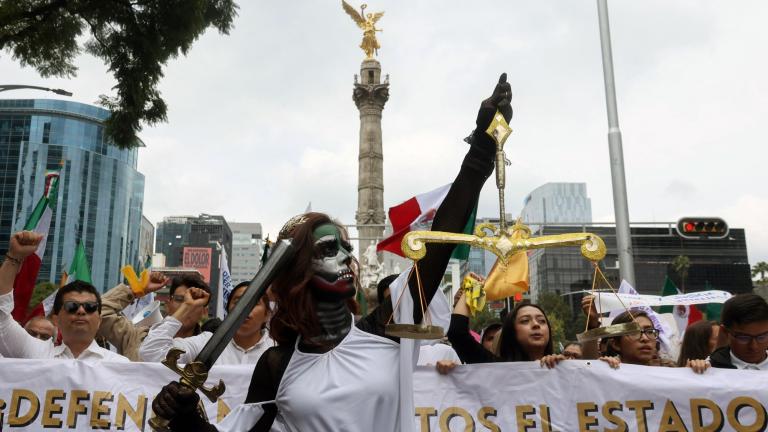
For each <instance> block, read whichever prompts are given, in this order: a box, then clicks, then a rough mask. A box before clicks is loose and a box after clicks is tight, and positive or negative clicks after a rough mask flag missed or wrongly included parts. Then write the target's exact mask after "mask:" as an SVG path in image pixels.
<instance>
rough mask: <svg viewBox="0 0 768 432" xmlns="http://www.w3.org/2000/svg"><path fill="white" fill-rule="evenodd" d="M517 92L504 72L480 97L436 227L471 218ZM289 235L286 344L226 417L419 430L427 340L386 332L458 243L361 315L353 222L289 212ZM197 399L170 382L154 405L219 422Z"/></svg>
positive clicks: (409, 316) (412, 316)
mask: <svg viewBox="0 0 768 432" xmlns="http://www.w3.org/2000/svg"><path fill="white" fill-rule="evenodd" d="M511 97H512V92H511V89H510V86H509V84H508V83H507V82H506V74H504V75H502V76H501V78H500V79H499V83H498V84H497V86H496V88H495V89H494V92H493V95H492V96H491V97H490V98H488V99H486V100H485V101H483V103H482V104H481V107H480V110H479V112H478V116H477V120H476V129H475V131H474V132H473V134H472V136H471V138H469V139H468V141H469V142H470V149H469V151H468V153H467V155H466V157H465V158H464V162H463V163H462V167H461V170H460V171H459V174H458V175H457V177H456V179H455V181H454V182H453V184H452V185H451V188H450V190H449V191H448V194H447V196H446V197H445V199H444V200H443V202H442V203H441V204H440V207H439V208H438V209H437V211H436V213H435V217H434V220H433V223H432V229H433V230H435V231H448V232H454V233H460V232H462V231H463V229H464V227H465V226H466V223H467V220H468V219H469V217H470V215H471V214H472V211H473V209H474V206H475V203H476V202H477V199H478V197H479V195H480V190H481V189H482V187H483V184H485V181H486V179H487V178H488V177H489V176H490V175H491V173H492V172H493V168H494V160H495V155H496V145H495V143H494V142H493V140H492V139H491V138H490V137H489V136H488V135H487V134H485V130H486V129H487V128H488V125H489V124H490V123H491V120H492V119H493V117H494V115H495V114H496V112H497V111H500V112H501V113H502V114H503V115H504V117H505V118H506V119H510V118H511V116H512V108H511V106H510V105H509V102H510V100H511ZM281 239H290V240H291V241H292V245H293V247H294V248H295V250H296V253H295V255H294V256H293V257H292V258H291V259H290V261H289V262H288V263H287V264H286V268H288V269H290V270H288V271H285V272H282V273H281V274H279V275H278V276H277V278H276V279H275V281H274V282H273V283H272V285H271V292H272V293H273V295H274V297H275V300H276V301H277V311H276V312H275V315H274V317H273V318H272V321H271V324H270V334H271V335H272V337H273V339H274V340H275V341H277V342H278V346H277V347H273V348H270V349H269V350H267V352H266V353H265V354H264V355H263V356H262V357H261V359H260V360H259V363H258V364H257V365H256V369H255V370H254V374H253V377H252V379H251V387H250V388H249V390H248V395H247V397H246V404H244V405H240V406H239V407H238V408H237V409H236V410H235V411H233V412H232V413H230V414H229V416H227V418H226V420H225V422H238V423H237V425H238V426H237V429H236V430H243V431H244V430H251V431H266V430H270V428H271V427H272V425H273V423H276V424H277V425H281V426H283V427H284V429H286V430H296V431H298V430H301V431H320V430H335V431H371V432H394V431H398V432H400V431H410V430H412V429H413V426H414V422H413V412H414V411H413V410H414V406H413V389H412V385H413V383H412V379H413V374H412V368H413V365H414V363H415V362H416V358H417V357H416V356H417V355H418V344H417V343H416V342H415V341H414V340H411V339H399V338H397V337H394V336H389V335H387V334H386V332H385V327H386V324H387V323H388V322H390V319H392V321H393V322H395V323H401V324H404V323H420V322H422V318H423V316H422V315H423V311H422V308H421V307H418V306H415V305H414V303H415V302H414V299H417V301H419V302H421V300H420V299H423V304H425V305H429V307H432V306H433V305H431V303H432V298H433V296H434V295H435V293H436V292H437V290H438V287H439V285H440V282H441V280H442V278H443V275H444V273H445V269H446V267H447V265H448V261H449V260H450V257H451V253H452V252H453V249H454V245H452V244H430V245H429V246H428V247H427V248H426V256H425V257H424V258H422V259H421V260H420V261H419V265H418V269H419V274H418V275H417V274H416V272H413V273H411V272H409V271H406V272H404V273H402V274H401V275H400V276H398V278H397V279H396V280H395V281H394V282H392V283H391V284H390V285H389V289H390V291H391V296H390V301H389V302H386V301H385V302H384V303H383V304H382V305H381V306H382V307H379V308H376V310H375V311H373V312H372V313H371V314H369V315H368V316H366V317H363V318H362V319H361V320H359V321H358V322H357V323H355V322H354V321H353V314H354V313H355V312H356V310H357V305H356V303H355V301H354V298H355V293H356V290H357V289H359V288H360V287H359V280H358V274H357V273H358V272H357V270H358V266H357V262H356V260H355V259H354V256H353V255H352V252H351V250H352V248H351V246H350V244H349V240H348V235H347V233H346V231H345V230H344V228H343V227H342V226H341V225H340V224H339V223H337V222H334V221H333V220H332V219H331V218H330V217H328V216H327V215H325V214H322V213H312V212H310V213H306V214H302V215H299V216H296V217H294V218H292V219H290V220H289V221H288V222H287V223H286V224H285V225H284V226H283V229H282V230H281V231H280V235H279V237H278V240H281ZM401 294H402V295H401ZM394 303H398V307H397V309H395V308H394ZM198 400H199V397H198V396H197V394H196V393H195V392H194V391H192V390H190V389H188V388H184V387H183V386H181V385H179V384H177V383H171V384H169V385H167V386H165V387H164V388H163V390H162V391H161V392H160V394H158V396H157V397H156V398H155V399H154V401H153V404H152V407H153V409H154V411H155V412H156V413H157V414H158V415H160V416H161V417H165V418H169V419H171V428H172V429H173V430H198V431H212V430H215V427H213V426H211V425H208V424H204V422H203V419H202V418H200V417H199V416H198V415H197V414H196V411H195V409H194V407H195V406H196V404H197V401H198ZM262 409H263V412H262V411H261V410H262Z"/></svg>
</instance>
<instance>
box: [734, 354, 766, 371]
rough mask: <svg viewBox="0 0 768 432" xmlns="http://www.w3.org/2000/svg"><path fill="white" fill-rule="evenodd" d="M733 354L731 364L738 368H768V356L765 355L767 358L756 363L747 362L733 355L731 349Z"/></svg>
mask: <svg viewBox="0 0 768 432" xmlns="http://www.w3.org/2000/svg"><path fill="white" fill-rule="evenodd" d="M729 352H730V354H731V364H733V365H734V366H736V369H748V370H768V356H766V357H765V360H763V361H762V362H760V363H758V364H755V363H747V362H745V361H744V360H742V359H740V358H738V357H736V356H735V355H733V352H732V351H730V350H729Z"/></svg>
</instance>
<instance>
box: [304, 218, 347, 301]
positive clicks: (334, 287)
mask: <svg viewBox="0 0 768 432" xmlns="http://www.w3.org/2000/svg"><path fill="white" fill-rule="evenodd" d="M312 235H313V236H314V238H315V258H314V259H312V269H313V270H314V272H315V275H314V276H313V277H312V286H313V288H315V289H314V292H315V295H316V296H317V297H318V299H320V300H325V301H329V300H341V299H347V298H351V297H354V295H355V274H354V272H353V271H352V269H351V268H350V266H349V265H350V262H351V261H352V246H351V245H350V244H349V242H347V241H346V240H345V239H343V238H342V236H341V232H340V230H339V228H338V227H337V226H336V225H334V224H323V225H320V226H319V227H317V228H316V229H315V230H314V231H313V232H312Z"/></svg>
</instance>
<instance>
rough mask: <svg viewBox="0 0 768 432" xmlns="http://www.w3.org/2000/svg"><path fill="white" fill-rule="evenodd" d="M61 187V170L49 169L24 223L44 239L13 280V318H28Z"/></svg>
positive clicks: (25, 228)
mask: <svg viewBox="0 0 768 432" xmlns="http://www.w3.org/2000/svg"><path fill="white" fill-rule="evenodd" d="M58 189H59V172H58V171H49V172H47V173H46V174H45V190H44V191H43V196H42V198H40V201H38V202H37V205H36V206H35V209H34V210H33V211H32V214H31V215H30V216H29V219H27V223H26V225H24V230H25V231H34V232H36V233H38V234H42V235H43V240H42V241H41V242H40V245H39V246H38V247H37V250H36V251H35V253H33V254H31V255H29V256H28V257H26V258H25V259H24V262H23V263H22V265H21V269H20V270H19V273H18V274H17V275H16V279H15V280H14V281H13V302H14V307H13V313H12V315H13V318H14V319H15V320H16V321H19V322H23V321H24V320H25V319H26V318H27V307H28V306H29V301H30V299H31V298H32V292H33V291H34V289H35V282H37V275H38V274H39V273H40V266H41V264H42V262H43V253H44V252H45V245H46V241H47V239H48V230H49V229H50V227H51V218H52V215H53V208H54V206H56V196H57V193H58Z"/></svg>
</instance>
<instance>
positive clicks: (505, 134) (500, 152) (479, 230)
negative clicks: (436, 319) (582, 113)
mask: <svg viewBox="0 0 768 432" xmlns="http://www.w3.org/2000/svg"><path fill="white" fill-rule="evenodd" d="M485 133H486V134H488V135H489V136H490V137H491V138H493V140H494V141H495V142H496V161H495V165H496V187H497V188H498V190H499V225H498V226H496V225H494V224H492V223H483V224H479V225H478V226H477V227H475V232H474V234H461V233H450V232H439V231H411V232H409V233H408V234H406V235H405V237H403V240H402V243H401V248H402V250H403V253H404V254H405V256H406V257H408V258H410V259H412V260H413V268H412V270H411V271H412V272H415V273H416V281H417V285H418V290H419V299H418V302H419V307H421V311H422V315H423V316H424V320H423V321H422V323H421V324H393V323H389V324H387V325H386V328H385V333H386V334H387V335H390V336H395V337H401V338H407V339H441V338H442V337H443V335H444V332H443V328H442V327H440V326H435V325H432V324H431V320H430V318H429V314H428V312H427V311H428V307H427V304H426V301H425V298H424V297H425V296H424V291H423V287H422V284H421V278H420V277H419V270H418V261H419V260H420V259H422V258H424V256H425V255H426V252H427V251H426V247H427V246H426V245H427V243H452V244H466V245H470V246H473V247H477V248H482V249H485V250H488V251H490V252H493V253H494V254H495V255H496V256H498V257H499V259H500V260H501V261H502V262H503V263H505V264H506V263H507V261H508V260H509V258H510V257H511V256H512V255H514V254H515V253H517V252H520V251H527V250H531V249H543V248H550V247H565V246H580V248H581V254H582V255H583V256H584V258H586V259H588V260H590V261H591V262H592V264H593V266H594V268H595V273H594V276H593V281H592V291H593V292H594V291H595V287H596V285H597V283H598V280H602V281H603V282H605V283H606V284H607V285H608V286H609V287H610V288H611V290H612V291H613V292H614V293H615V292H616V291H615V290H613V287H611V285H610V283H609V282H608V280H607V279H606V278H605V276H604V275H603V273H602V271H601V270H600V266H599V265H598V264H599V261H600V260H602V259H603V258H604V257H605V253H606V248H605V242H603V239H601V238H600V237H599V236H597V235H595V234H592V233H586V232H582V233H573V234H558V235H550V236H541V237H531V230H530V228H528V227H527V226H525V225H524V224H523V223H522V222H521V221H520V220H518V221H517V222H516V223H515V224H514V225H512V226H511V227H509V226H507V222H506V215H505V211H504V186H505V183H506V177H505V169H506V156H505V154H504V143H505V142H506V141H507V138H509V136H510V135H511V134H512V129H511V128H510V127H509V124H507V121H506V120H505V119H504V116H503V115H502V114H501V113H500V112H498V111H497V112H496V114H495V115H494V117H493V121H492V122H491V124H490V126H488V129H487V130H486V131H485ZM409 279H410V278H409ZM404 292H405V290H403V292H401V293H400V297H399V298H398V300H397V304H396V305H395V310H397V307H398V306H399V304H400V300H401V299H402V295H403V293H404ZM414 301H416V299H414ZM625 309H626V307H625ZM587 322H589V317H587ZM637 331H640V326H639V325H638V324H637V323H636V322H634V320H633V321H632V322H629V323H625V324H617V325H611V326H607V327H600V328H597V329H593V330H586V329H585V331H584V332H583V333H580V334H578V335H577V338H578V340H579V341H580V342H586V341H592V340H597V339H600V338H605V337H614V336H621V335H624V334H631V333H635V332H637Z"/></svg>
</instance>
